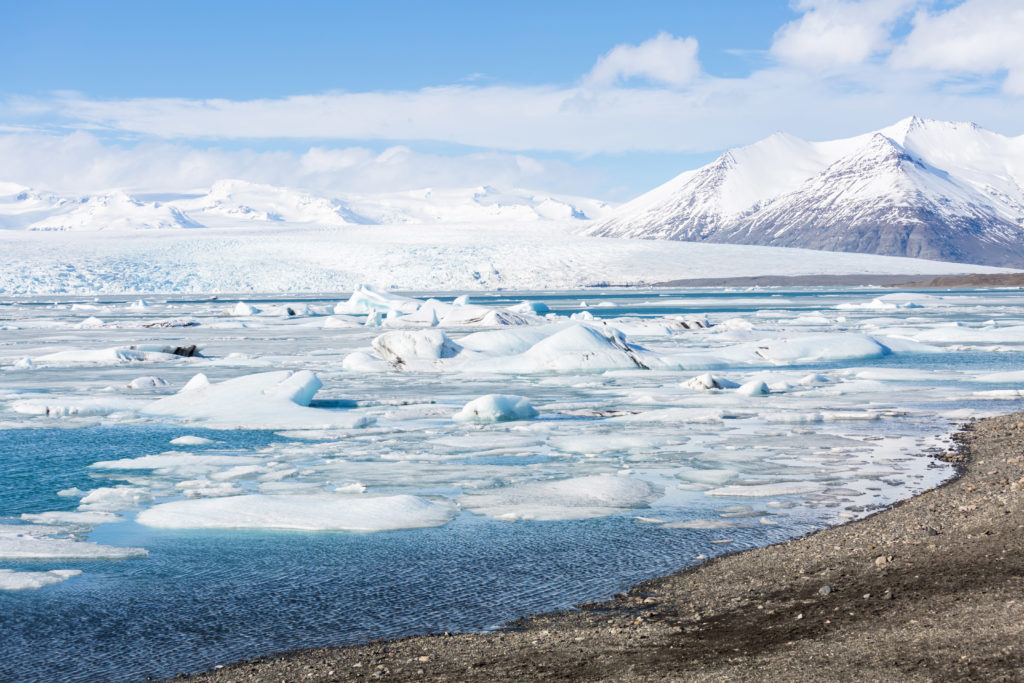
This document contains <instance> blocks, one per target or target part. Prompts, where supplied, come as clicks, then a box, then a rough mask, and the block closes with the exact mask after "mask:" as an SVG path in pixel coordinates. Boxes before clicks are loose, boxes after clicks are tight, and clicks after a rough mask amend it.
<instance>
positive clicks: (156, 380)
mask: <svg viewBox="0 0 1024 683" xmlns="http://www.w3.org/2000/svg"><path fill="white" fill-rule="evenodd" d="M170 385H171V383H170V382H168V381H167V380H165V379H164V378H163V377H136V378H135V379H133V380H132V381H131V382H128V385H127V387H128V388H129V389H153V388H156V387H168V386H170Z"/></svg>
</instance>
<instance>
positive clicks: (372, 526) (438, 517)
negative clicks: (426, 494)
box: [136, 494, 458, 531]
mask: <svg viewBox="0 0 1024 683" xmlns="http://www.w3.org/2000/svg"><path fill="white" fill-rule="evenodd" d="M457 513H458V509H457V508H456V507H455V505H453V504H452V503H451V502H448V501H444V502H435V501H430V500H427V499H425V498H420V497H418V496H411V495H407V494H402V495H396V496H340V495H332V494H323V495H293V496H278V495H266V494H253V495H246V496H234V497H231V498H200V499H194V500H179V501H174V502H170V503H162V504H160V505H155V506H153V507H151V508H149V509H148V510H143V511H142V512H141V513H139V516H138V517H137V519H136V521H138V522H139V523H140V524H144V525H146V526H152V527H163V528H171V529H301V530H308V531H388V530H392V529H417V528H423V527H434V526H442V525H444V524H447V523H448V522H450V521H451V520H452V519H454V517H455V515H456V514H457Z"/></svg>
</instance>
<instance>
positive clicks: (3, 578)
mask: <svg viewBox="0 0 1024 683" xmlns="http://www.w3.org/2000/svg"><path fill="white" fill-rule="evenodd" d="M81 573H82V570H81V569H51V570H50V571H48V572H19V571H14V570H13V569H0V591H23V590H36V589H39V588H43V587H44V586H52V585H54V584H58V583H61V582H63V581H67V580H68V579H70V578H71V577H73V576H78V575H79V574H81Z"/></svg>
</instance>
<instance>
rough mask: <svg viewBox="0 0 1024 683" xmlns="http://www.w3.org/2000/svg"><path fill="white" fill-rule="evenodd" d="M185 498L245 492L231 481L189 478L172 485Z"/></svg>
mask: <svg viewBox="0 0 1024 683" xmlns="http://www.w3.org/2000/svg"><path fill="white" fill-rule="evenodd" d="M174 488H176V489H178V490H179V491H181V492H182V493H183V494H184V495H185V497H186V498H219V497H221V496H238V495H241V494H242V493H245V492H244V491H243V490H242V489H240V488H239V487H238V486H236V485H234V484H232V483H231V482H216V483H215V482H212V481H207V480H205V479H189V480H187V481H181V482H178V483H177V484H175V485H174Z"/></svg>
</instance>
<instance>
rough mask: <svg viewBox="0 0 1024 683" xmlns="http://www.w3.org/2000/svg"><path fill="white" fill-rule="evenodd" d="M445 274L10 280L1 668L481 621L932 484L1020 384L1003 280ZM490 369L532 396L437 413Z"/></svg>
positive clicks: (1016, 304) (285, 644)
mask: <svg viewBox="0 0 1024 683" xmlns="http://www.w3.org/2000/svg"><path fill="white" fill-rule="evenodd" d="M458 294H459V293H452V294H451V295H449V296H446V297H438V298H437V303H436V304H435V303H423V300H424V299H425V298H426V297H419V301H416V300H410V299H405V298H401V297H396V296H393V295H391V294H387V293H373V292H369V293H364V294H363V295H362V296H361V297H360V296H357V297H355V298H354V299H353V301H352V303H350V304H342V305H341V306H340V307H338V309H337V311H335V305H336V304H337V303H338V302H339V300H340V301H344V300H345V299H346V298H347V297H342V298H341V299H339V298H337V297H327V296H307V297H299V298H293V299H287V300H285V299H266V300H256V299H253V298H247V299H245V302H246V304H247V306H245V307H239V306H237V304H238V301H239V300H238V299H237V298H235V299H226V298H224V297H221V299H220V300H209V299H197V298H192V299H186V298H182V297H155V298H152V299H150V298H148V297H147V300H146V302H145V305H143V304H139V303H137V299H130V298H103V299H101V300H98V301H94V300H91V299H90V300H84V299H81V298H76V299H70V298H69V299H67V300H61V301H58V302H55V301H54V300H53V299H52V298H50V299H46V300H41V299H18V300H6V301H2V302H0V633H2V634H3V640H2V644H0V680H5V681H6V680H16V681H22V680H24V681H36V680H38V681H49V680H68V681H76V680H81V681H88V680H139V679H142V678H145V677H146V676H170V675H173V674H176V673H178V672H183V671H196V670H201V669H204V668H208V667H211V666H214V665H216V664H220V663H225V662H227V661H231V660H236V659H240V658H244V657H251V656H256V655H260V654H269V653H272V652H276V651H281V650H285V649H291V648H296V647H310V646H317V645H325V644H340V643H351V642H360V641H366V640H368V639H372V638H379V637H384V636H400V635H407V634H412V633H422V632H437V631H456V630H474V629H487V628H493V627H496V626H498V625H500V624H502V623H504V622H507V621H510V620H512V619H515V618H517V617H521V616H525V615H528V614H531V613H535V612H538V611H544V610H550V609H555V608H561V607H569V606H571V605H573V604H576V603H579V602H581V601H585V600H591V599H597V598H601V597H605V596H609V595H611V594H612V593H615V592H618V591H621V590H623V589H624V588H626V587H628V586H629V585H631V584H633V583H636V582H638V581H640V580H643V579H647V578H651V577H653V576H657V575H661V574H665V573H668V572H671V571H675V570H678V569H681V568H684V567H686V566H689V565H691V564H693V563H695V562H699V561H701V560H702V559H703V558H706V557H709V556H713V555H716V554H720V553H723V552H730V551H734V550H738V549H742V548H746V547H753V546H758V545H764V544H768V543H773V542H777V541H780V540H784V539H787V538H792V537H794V536H798V535H802V534H804V533H807V532H808V531H811V530H814V529H817V528H821V527H823V526H825V525H829V524H835V523H839V522H843V521H846V520H849V519H854V518H856V517H858V516H862V515H864V514H868V513H870V511H872V510H874V509H877V508H878V507H880V506H883V505H886V504H889V503H891V502H893V501H895V500H898V499H901V498H904V497H907V496H910V495H913V494H914V493H917V492H920V491H922V490H925V489H927V488H929V487H932V486H935V485H937V484H938V483H940V482H941V481H943V480H944V479H946V478H948V477H949V476H950V475H951V473H952V472H951V470H950V468H949V467H948V466H946V465H943V464H940V463H938V462H937V461H935V460H932V459H931V458H928V457H926V456H922V455H921V454H922V453H924V452H927V451H929V450H931V449H943V448H947V447H949V444H948V442H947V441H946V440H945V439H946V438H947V435H948V434H949V433H950V432H951V431H952V430H953V429H954V428H955V427H956V425H957V424H959V423H961V422H963V421H964V420H966V419H968V418H969V417H971V416H981V415H985V414H994V413H1004V412H1010V411H1012V410H1017V409H1020V408H1021V407H1022V404H1024V401H1022V396H1024V391H1022V389H1024V308H1022V306H1021V305H1022V304H1024V297H1022V295H1021V294H1020V293H1018V292H1015V291H958V292H931V293H927V294H925V293H917V294H915V293H897V294H891V293H888V291H887V290H873V289H853V290H831V289H810V288H808V289H799V290H778V289H766V290H757V291H709V290H668V291H665V290H654V291H640V290H599V291H594V290H588V291H577V292H554V293H553V292H514V293H510V292H499V293H492V294H482V295H478V294H470V301H469V303H468V304H466V305H459V306H455V307H452V306H451V302H452V301H453V300H454V299H455V297H456V296H457V295H458ZM413 296H416V295H415V294H414V295H413ZM524 300H529V301H530V302H535V303H534V304H533V305H530V306H525V307H524V306H517V307H516V308H515V309H514V310H513V311H509V310H508V307H510V306H516V305H517V304H520V302H522V301H524ZM459 303H460V304H462V302H459ZM541 304H543V305H541ZM288 308H291V311H292V313H294V315H289V314H288V311H287V309H288ZM545 308H546V309H547V310H545ZM456 309H458V310H456ZM375 310H376V311H379V312H380V313H381V315H379V316H378V315H377V314H376V313H375V312H374V311H375ZM453 310H454V311H455V313H453V312H452V311H453ZM396 311H400V312H401V313H402V315H399V314H398V313H396ZM467 312H469V313H473V314H472V315H470V314H469V313H467ZM474 312H477V313H480V314H481V315H476V314H475V313H474ZM488 313H490V315H487V314H488ZM498 314H500V315H498ZM572 314H576V319H575V320H573V319H570V317H569V316H571V315H572ZM581 314H582V315H581ZM378 317H379V321H378V320H377V318H378ZM367 319H369V322H371V323H376V322H380V323H381V324H382V325H383V326H382V327H381V326H366V325H365V324H364V323H365V322H366V321H367ZM705 321H706V322H707V323H710V324H711V326H710V327H707V328H705V327H703V324H704V323H705ZM684 322H685V323H686V324H685V325H683V324H682V323H684ZM695 322H700V325H695V324H694V323H695ZM434 323H436V324H434ZM499 323H516V324H514V325H499ZM441 331H443V333H444V334H445V335H446V337H445V339H447V340H448V342H451V343H450V344H449V343H448V342H442V343H441V345H438V343H437V342H438V336H437V335H438V334H440V332H441ZM425 332H429V333H430V334H426V335H425V334H424V333H425ZM481 332H486V333H487V334H485V335H483V336H481V335H480V333H481ZM490 332H494V334H491V333H490ZM620 332H621V333H622V334H619V333H620ZM394 333H408V334H406V335H405V336H402V337H393V338H392V340H391V341H392V343H390V344H388V345H385V346H386V347H387V348H388V349H390V350H391V351H392V352H394V353H395V354H398V356H397V357H395V356H392V357H388V356H387V353H385V352H383V351H382V350H381V346H380V344H379V343H378V345H377V347H376V348H374V346H372V343H373V340H374V339H375V338H377V337H379V336H380V335H382V334H394ZM431 335H433V336H431ZM623 335H624V336H623ZM191 344H197V345H198V346H199V347H200V351H201V353H202V357H189V358H186V357H181V356H176V355H171V354H168V353H166V351H169V350H172V349H173V347H177V346H188V345H191ZM132 347H134V348H132ZM279 371H293V372H295V373H297V374H294V375H292V376H291V379H288V378H287V376H286V375H273V376H268V375H261V374H260V373H267V372H279ZM302 371H312V372H313V373H315V374H316V378H318V379H319V382H322V385H323V386H322V388H320V389H319V391H316V392H315V396H313V394H312V392H314V391H315V390H316V386H315V384H316V383H317V379H316V378H312V376H311V375H309V374H308V373H303V372H302ZM197 373H202V374H204V375H205V376H206V377H207V378H208V381H209V382H210V383H211V384H209V385H205V386H198V385H197V384H193V385H191V388H190V389H186V390H184V391H183V392H182V393H181V394H180V395H179V399H177V403H175V402H173V401H164V402H162V403H157V402H158V401H160V400H161V399H162V398H165V397H169V396H172V395H176V394H178V392H179V391H182V390H183V387H184V386H185V385H186V383H187V382H189V380H190V379H191V378H192V377H193V376H195V375H196V374H197ZM708 373H710V374H711V375H712V376H713V379H714V381H717V382H718V383H719V384H721V388H713V387H712V388H710V389H709V388H702V385H704V384H708V383H709V382H710V381H711V379H709V378H706V377H705V378H701V376H703V375H705V374H708ZM254 376H256V378H255V379H253V377H254ZM243 377H249V378H250V379H244V380H239V381H236V382H234V383H233V384H227V385H221V384H219V383H222V382H225V381H230V380H238V378H243ZM282 378H283V379H282ZM694 378H698V379H697V380H695V381H691V380H694ZM760 382H764V386H763V387H762V386H760V384H759V383H760ZM736 385H740V387H741V388H737V386H736ZM197 386H198V388H197ZM225 387H226V388H225ZM763 390H767V391H768V393H767V394H764V393H761V392H762V391H763ZM189 391H191V392H193V393H191V394H189V393H188V392H189ZM487 394H503V395H517V396H523V397H526V399H527V400H528V402H529V403H530V404H531V405H532V406H533V408H534V409H535V410H536V412H537V415H536V417H534V418H532V419H524V420H513V421H497V422H490V421H457V420H454V419H453V416H454V415H455V414H456V413H458V412H459V411H460V410H461V409H462V407H463V406H464V405H465V404H466V403H467V402H469V401H471V400H474V399H477V398H478V397H481V396H484V395H487ZM182 396H184V397H185V400H180V397H182ZM190 397H191V398H190ZM154 405H160V406H163V407H162V408H158V409H154V408H153V406H154ZM507 416H510V415H507ZM180 437H194V438H190V439H185V440H182V439H181V438H180ZM172 441H175V442H176V443H172ZM250 503H251V504H250ZM137 518H138V519H137ZM65 570H74V571H65ZM78 572H80V573H78Z"/></svg>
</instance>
